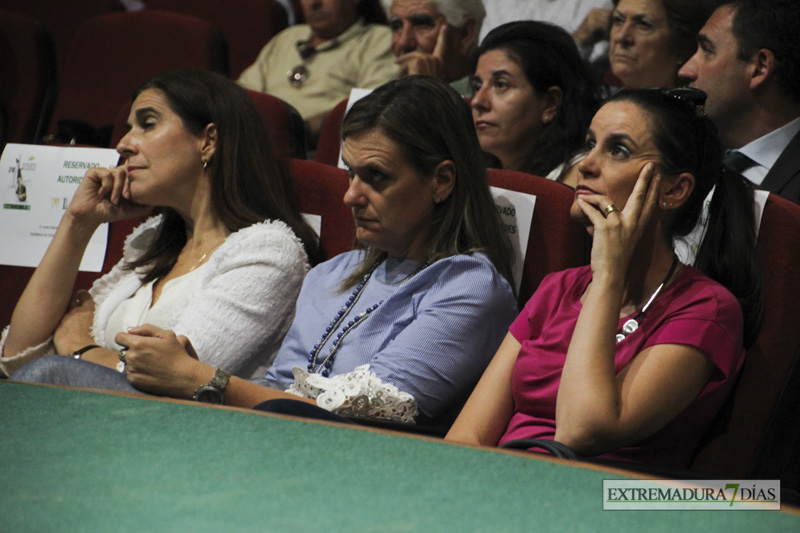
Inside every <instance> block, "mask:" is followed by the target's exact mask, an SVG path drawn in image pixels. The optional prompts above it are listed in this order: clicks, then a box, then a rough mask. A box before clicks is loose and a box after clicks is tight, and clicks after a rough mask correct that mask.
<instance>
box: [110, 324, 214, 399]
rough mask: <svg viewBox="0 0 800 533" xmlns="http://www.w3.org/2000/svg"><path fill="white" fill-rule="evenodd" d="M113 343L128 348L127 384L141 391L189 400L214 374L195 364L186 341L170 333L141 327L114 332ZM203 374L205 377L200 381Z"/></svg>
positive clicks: (202, 365)
mask: <svg viewBox="0 0 800 533" xmlns="http://www.w3.org/2000/svg"><path fill="white" fill-rule="evenodd" d="M114 340H115V342H116V343H117V344H119V345H121V346H127V347H128V351H127V352H126V354H125V362H126V365H125V372H126V373H127V376H128V381H129V382H130V383H131V385H133V386H134V387H136V388H137V389H140V390H142V391H144V392H149V393H151V394H158V395H162V396H172V397H175V398H185V399H190V398H192V397H193V395H194V391H195V390H197V388H198V387H199V386H200V385H202V384H203V383H206V382H207V381H208V380H209V379H210V377H211V375H213V373H214V369H213V368H211V367H209V366H208V365H205V364H203V363H201V362H200V361H198V359H197V354H196V353H195V351H194V348H193V347H192V344H191V342H189V339H187V338H186V337H184V336H183V335H181V336H178V335H175V333H174V332H172V331H168V330H164V329H161V328H157V327H155V326H152V325H150V324H145V325H143V326H137V327H134V328H130V329H129V330H128V331H127V333H117V335H116V337H114ZM206 373H207V374H208V377H207V378H205V379H203V377H201V376H205V374H206Z"/></svg>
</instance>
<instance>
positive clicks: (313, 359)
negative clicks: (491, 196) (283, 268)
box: [308, 260, 430, 377]
mask: <svg viewBox="0 0 800 533" xmlns="http://www.w3.org/2000/svg"><path fill="white" fill-rule="evenodd" d="M382 262H383V260H381V261H377V262H376V263H375V264H374V265H372V268H370V269H369V272H367V273H366V274H365V275H364V278H363V279H362V280H361V281H359V282H358V284H357V285H356V287H355V289H354V290H353V292H352V294H350V296H348V298H347V300H346V301H345V303H344V305H343V306H342V308H341V309H339V311H338V312H337V313H336V316H335V317H334V318H333V320H332V321H331V323H330V324H329V325H328V327H326V328H325V331H324V332H323V334H322V337H320V339H319V341H317V343H316V344H314V347H313V348H312V349H311V351H310V352H309V355H308V371H309V372H312V373H313V372H315V371H317V369H319V373H320V374H321V375H322V376H323V377H328V375H329V374H330V371H331V368H332V367H333V360H334V357H335V356H336V352H338V351H339V347H340V346H341V344H342V341H343V340H344V338H345V337H346V336H347V334H348V333H350V332H351V331H352V330H353V329H355V328H356V326H358V325H359V324H361V323H362V322H363V321H365V320H366V319H367V318H369V316H370V315H371V314H372V313H373V312H374V311H375V310H376V309H377V308H378V307H380V305H381V304H382V303H383V300H381V301H379V302H378V303H376V304H374V305H371V306H369V307H367V308H366V309H365V310H364V311H361V312H360V313H359V314H358V316H356V317H355V318H354V319H352V320H350V321H348V322H347V323H346V324H345V325H344V327H343V328H342V330H341V331H339V332H338V333H336V336H335V338H334V339H333V342H332V343H331V351H330V352H328V355H327V356H326V357H325V359H324V360H323V361H322V362H321V363H320V364H319V366H317V359H318V358H319V354H320V352H321V351H322V348H323V347H324V346H325V344H326V343H327V342H328V339H330V338H331V336H332V335H333V333H334V332H335V331H336V330H337V329H338V328H339V326H340V325H341V324H342V322H344V320H345V319H346V318H347V315H348V314H349V313H350V310H351V309H352V308H353V306H355V305H356V302H358V300H359V298H361V294H362V293H363V292H364V289H365V288H366V286H367V284H368V283H369V280H370V279H371V278H372V273H373V272H375V270H376V269H377V268H378V266H379V265H380V264H381V263H382ZM429 264H430V261H426V262H425V263H423V264H422V265H420V267H419V268H418V269H417V270H416V271H414V272H413V273H412V274H411V275H410V276H408V277H407V278H405V279H404V280H403V281H402V282H401V284H400V285H401V286H402V285H404V284H405V283H406V281H408V280H409V279H411V278H412V277H414V276H415V275H417V274H418V273H419V272H421V271H422V270H424V269H425V268H426V267H427V266H428V265H429Z"/></svg>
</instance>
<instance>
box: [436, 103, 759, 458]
mask: <svg viewBox="0 0 800 533" xmlns="http://www.w3.org/2000/svg"><path fill="white" fill-rule="evenodd" d="M704 102H705V93H703V92H702V91H699V90H697V89H689V88H681V89H645V90H624V91H620V92H619V93H617V94H616V95H615V96H613V97H612V98H611V99H610V100H609V101H608V102H607V103H606V104H605V105H604V106H603V107H602V108H601V109H600V110H599V111H598V112H597V114H596V115H595V116H594V119H593V120H592V124H591V126H590V128H589V131H588V133H587V136H586V148H587V150H588V155H587V157H586V159H584V160H583V162H581V163H580V165H579V171H580V179H579V183H578V187H577V189H576V192H575V201H574V202H573V204H572V207H571V214H572V216H573V218H575V219H578V220H580V221H582V222H583V223H584V224H585V225H586V228H587V231H588V232H589V234H590V235H592V236H593V246H592V253H591V264H590V265H589V266H586V267H581V268H576V269H571V270H567V271H564V272H558V273H554V274H551V275H550V276H548V277H547V278H546V279H545V280H544V281H543V282H542V284H541V285H540V287H539V288H538V290H537V292H536V294H534V296H533V297H532V298H531V300H530V301H529V302H528V304H527V305H526V306H525V308H524V310H523V312H522V313H521V314H520V316H519V317H518V318H517V320H516V321H515V322H514V323H513V324H512V326H511V328H510V332H509V334H508V335H507V336H506V339H505V340H504V342H503V344H502V345H501V347H500V349H499V350H498V352H497V354H496V355H495V357H494V359H493V361H492V363H491V365H490V366H489V368H488V369H487V370H486V372H485V373H484V375H483V377H482V378H481V381H480V383H478V386H477V387H476V389H475V391H474V392H473V394H472V396H471V397H470V399H469V401H468V402H467V404H466V406H465V407H464V409H463V411H462V412H461V415H460V416H459V417H458V419H457V420H456V422H455V424H454V425H453V427H452V429H451V430H450V432H449V433H448V435H447V438H448V439H449V440H454V441H459V442H467V443H473V444H483V445H497V444H498V443H500V444H502V443H504V442H508V441H511V440H516V439H521V438H525V439H528V438H538V439H546V440H555V441H558V442H560V443H562V444H565V445H567V446H569V447H570V448H572V449H573V450H574V451H575V452H576V453H578V454H580V455H604V456H605V457H609V458H614V459H621V460H630V461H639V462H651V463H658V464H664V465H672V466H678V465H686V464H688V463H689V461H690V460H691V457H692V454H693V452H694V449H695V448H696V445H697V443H698V441H699V439H700V438H701V437H702V434H703V433H704V431H705V429H706V427H707V425H708V422H709V421H710V420H711V418H712V417H713V416H714V414H715V413H716V412H717V410H718V409H719V407H720V406H721V405H722V403H723V402H724V400H725V397H726V396H727V394H728V393H729V392H730V388H731V386H732V384H733V382H734V378H735V376H736V374H737V372H738V370H739V368H740V366H741V364H742V361H743V357H744V347H745V346H747V345H748V343H749V342H750V341H751V340H752V339H753V338H754V336H755V333H756V331H757V328H758V322H759V318H760V313H761V307H762V300H763V296H762V281H761V273H760V269H759V266H758V262H757V259H756V258H757V255H756V254H755V229H754V217H753V203H752V193H751V190H750V188H749V187H747V186H746V185H745V184H744V182H743V180H742V179H741V178H740V177H739V176H732V175H723V165H722V148H721V145H720V142H719V139H718V137H717V135H716V130H715V129H714V127H713V125H712V124H711V122H710V121H709V120H708V119H707V118H706V117H705V114H704V112H703V104H704ZM715 186H716V192H715V193H714V195H713V200H712V203H711V207H710V218H711V220H710V222H709V225H708V231H707V233H706V236H705V238H704V240H703V243H702V245H701V248H700V250H699V251H698V255H697V260H696V262H695V265H694V266H689V265H684V264H682V263H681V262H680V261H679V260H678V259H677V257H676V255H675V252H674V250H673V244H672V243H673V239H674V238H675V237H679V236H683V235H686V234H688V233H689V232H690V231H692V229H693V228H694V227H695V225H696V223H697V220H698V217H699V216H700V213H701V211H702V206H703V203H704V201H705V199H706V197H707V196H708V194H709V192H710V191H711V189H712V187H715Z"/></svg>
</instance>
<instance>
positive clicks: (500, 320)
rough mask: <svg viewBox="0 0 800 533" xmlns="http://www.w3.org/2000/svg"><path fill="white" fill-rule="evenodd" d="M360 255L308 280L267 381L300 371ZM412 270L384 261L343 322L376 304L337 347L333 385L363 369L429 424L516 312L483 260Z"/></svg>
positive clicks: (456, 400)
mask: <svg viewBox="0 0 800 533" xmlns="http://www.w3.org/2000/svg"><path fill="white" fill-rule="evenodd" d="M362 253H363V252H360V251H353V252H348V253H345V254H341V255H339V256H337V257H335V258H333V259H331V260H330V261H327V262H325V263H322V264H320V265H318V266H317V267H315V268H314V269H312V270H311V272H309V273H308V275H307V276H306V279H305V281H304V283H303V288H302V290H301V291H300V296H299V298H298V300H297V312H296V315H295V319H294V322H293V323H292V326H291V328H290V329H289V333H288V334H287V335H286V338H285V339H284V341H283V345H282V346H281V349H280V351H279V352H278V356H277V358H276V359H275V362H274V364H273V365H272V367H271V368H270V369H269V370H268V371H267V376H266V377H267V379H271V380H274V381H278V382H280V383H284V384H287V385H288V384H290V383H292V381H293V377H292V367H294V366H299V367H301V368H306V367H307V365H308V355H309V352H310V351H311V348H312V347H313V346H314V344H315V343H317V342H318V341H319V339H320V337H321V336H322V333H323V331H324V330H325V328H326V327H327V326H328V325H329V324H330V323H331V321H332V320H333V318H334V316H335V315H336V313H337V311H338V310H339V309H340V308H341V307H342V306H343V305H344V302H345V301H346V300H347V298H348V297H349V296H350V295H351V294H352V291H353V289H352V288H350V289H347V290H346V291H345V292H339V290H338V288H339V284H340V282H341V281H342V280H343V279H345V278H346V277H347V276H348V275H349V274H350V273H352V272H353V271H354V270H355V269H356V268H357V266H358V264H359V263H360V261H361V258H362ZM419 267H420V264H419V263H417V262H416V261H412V260H397V259H391V258H390V259H388V260H387V261H385V262H384V263H383V264H381V265H380V266H379V267H378V268H377V269H376V270H375V272H374V273H373V275H372V278H371V279H370V281H369V283H368V284H367V286H366V287H365V289H364V291H363V293H362V294H361V298H360V299H359V300H358V301H357V302H356V304H355V306H354V307H353V309H351V311H350V313H349V315H348V320H349V319H351V318H354V317H355V316H357V315H358V313H360V312H361V311H363V310H364V309H366V308H368V307H370V306H372V305H374V304H376V303H378V302H379V301H380V300H384V302H383V304H382V305H381V306H380V307H378V309H377V310H375V311H374V312H373V313H372V315H371V316H370V317H369V318H367V319H366V320H365V321H364V322H362V323H361V324H359V325H358V326H356V327H355V328H353V330H352V331H351V332H350V333H348V335H347V336H346V337H345V339H344V341H343V342H342V344H341V348H340V349H339V350H338V352H337V353H336V356H335V359H334V363H333V367H332V370H331V376H334V375H337V374H343V373H347V372H351V371H352V370H353V369H354V368H355V367H357V366H359V365H363V364H369V365H370V369H371V370H372V371H373V372H375V373H376V374H377V376H378V377H379V378H381V379H382V380H383V381H384V382H388V383H392V384H394V385H395V386H397V388H399V389H400V390H401V391H405V392H408V393H409V394H411V395H412V396H414V398H415V400H416V402H417V406H418V408H419V410H420V413H421V414H422V415H424V416H425V417H428V418H436V417H439V416H440V415H442V414H444V413H446V412H448V411H451V410H452V409H453V408H454V407H457V406H458V405H460V402H462V401H463V400H464V399H465V397H466V396H468V395H469V393H470V392H471V390H472V388H473V387H474V386H475V384H476V383H477V380H478V379H479V378H480V376H481V374H482V373H483V371H484V369H485V368H486V366H487V365H488V364H489V361H490V360H491V358H492V356H493V355H494V353H495V351H496V350H497V347H498V346H499V345H500V342H501V341H502V340H503V337H504V336H505V334H506V332H507V330H508V326H509V324H511V322H512V321H513V320H514V318H515V317H516V315H517V306H516V305H517V304H516V300H515V298H514V295H513V292H512V290H511V286H510V285H509V283H508V281H506V279H505V278H503V276H501V275H500V274H499V273H498V272H497V271H496V270H495V268H494V266H493V265H492V263H491V262H490V261H489V260H488V259H487V258H486V257H485V256H484V255H481V254H474V255H458V256H453V257H449V258H446V259H441V260H439V261H436V262H435V263H433V264H432V265H430V266H428V267H427V268H425V269H423V270H421V271H420V272H418V273H416V274H415V272H417V270H418V269H419ZM409 275H413V276H412V277H411V278H409V277H408V276H409ZM338 329H339V330H341V326H340V327H339V328H338ZM331 343H332V339H330V340H328V342H327V343H326V344H325V346H324V348H323V349H322V351H321V352H320V354H319V357H318V361H319V362H321V361H323V360H324V359H325V357H327V355H328V353H329V352H330V345H331Z"/></svg>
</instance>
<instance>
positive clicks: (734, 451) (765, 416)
mask: <svg viewBox="0 0 800 533" xmlns="http://www.w3.org/2000/svg"><path fill="white" fill-rule="evenodd" d="M758 253H759V255H760V257H761V262H762V265H763V269H764V277H765V289H766V291H765V308H764V317H763V321H762V324H761V330H760V332H759V335H758V338H757V339H756V342H755V344H754V345H753V346H752V347H750V349H748V350H747V357H746V358H745V362H744V366H743V367H742V374H741V376H740V379H739V382H738V384H737V385H736V388H735V389H734V391H733V393H732V395H731V398H729V401H728V404H727V405H726V406H725V408H723V410H722V412H721V413H720V414H719V415H718V416H717V420H716V421H715V427H714V428H713V430H712V432H713V434H714V437H713V438H712V439H711V440H710V441H709V442H707V443H706V444H705V445H704V446H703V447H702V448H701V449H700V451H699V453H698V455H697V457H696V459H695V461H694V464H693V466H692V470H694V471H697V472H708V473H713V474H718V475H722V476H725V477H728V478H731V479H757V478H762V479H781V480H782V481H783V482H784V483H783V484H784V485H785V483H787V482H788V483H793V488H794V490H798V489H800V479H799V478H798V475H800V455H798V454H800V297H798V295H800V205H797V204H795V203H793V202H791V201H789V200H786V199H784V198H781V197H779V196H777V195H774V194H770V195H769V199H768V201H767V204H766V207H765V209H764V214H763V217H762V219H761V229H760V231H759V235H758Z"/></svg>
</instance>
